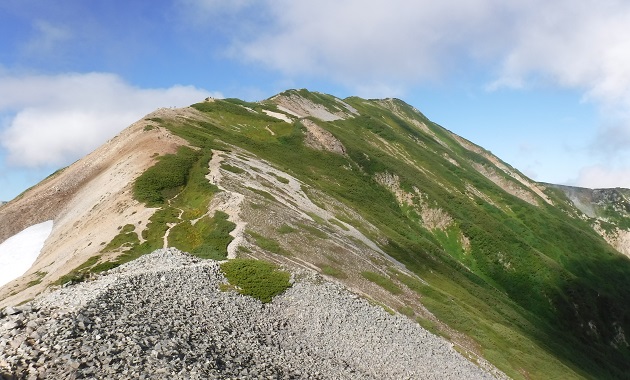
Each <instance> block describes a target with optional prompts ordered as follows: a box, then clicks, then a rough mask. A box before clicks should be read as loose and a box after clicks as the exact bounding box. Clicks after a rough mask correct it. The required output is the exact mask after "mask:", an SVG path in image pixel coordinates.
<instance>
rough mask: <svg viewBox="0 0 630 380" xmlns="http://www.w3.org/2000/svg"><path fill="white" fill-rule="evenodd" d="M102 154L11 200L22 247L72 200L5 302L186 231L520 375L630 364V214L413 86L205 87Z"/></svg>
mask: <svg viewBox="0 0 630 380" xmlns="http://www.w3.org/2000/svg"><path fill="white" fill-rule="evenodd" d="M136 139H137V140H136ZM137 141H145V142H146V145H143V144H138V143H137ZM99 149H100V150H97V151H98V152H100V153H95V154H93V155H92V156H89V157H88V158H86V159H84V160H80V161H79V162H77V163H75V164H73V165H71V166H70V167H69V168H66V169H65V170H63V171H62V172H60V173H57V174H56V175H54V176H52V177H51V178H49V179H47V180H45V181H44V182H42V184H40V185H38V186H36V187H35V188H34V189H32V190H30V191H29V192H27V193H25V194H23V196H22V197H18V198H19V199H16V200H15V201H12V202H10V203H9V204H8V205H6V206H4V207H2V208H1V209H0V220H9V219H10V220H11V221H14V222H13V223H11V227H6V226H4V225H3V226H2V228H0V241H3V239H6V237H8V236H11V235H12V234H14V233H16V232H19V229H20V228H23V226H26V225H27V224H28V223H32V222H34V221H35V219H36V218H34V216H33V213H34V212H35V210H38V209H40V208H42V206H40V205H41V204H46V202H48V201H49V200H50V199H54V195H55V194H56V190H55V186H57V188H58V189H61V190H59V192H61V194H62V195H64V196H65V198H63V199H59V198H57V199H56V200H57V203H53V205H57V206H54V207H52V206H51V207H50V208H48V209H46V208H45V207H44V208H42V211H43V212H44V214H46V213H47V214H46V215H48V216H50V217H51V218H50V219H54V220H55V227H54V230H53V235H54V236H53V237H52V239H51V242H57V243H56V244H57V246H56V247H53V246H52V245H48V246H47V247H46V246H45V248H44V250H43V251H42V255H41V256H40V258H39V259H38V261H37V262H36V264H35V265H34V267H33V268H32V269H31V270H30V271H29V272H28V273H27V274H26V276H25V277H23V278H22V279H21V280H19V281H17V282H14V283H12V284H9V285H8V286H5V287H3V288H2V289H0V300H2V301H0V303H2V304H7V303H10V302H19V300H25V299H28V298H30V297H33V296H34V295H35V294H37V293H38V292H40V291H42V290H43V289H44V288H45V287H46V286H47V285H49V284H51V283H53V282H59V281H62V280H64V281H65V280H72V279H73V278H74V279H80V278H83V277H86V276H87V277H89V273H90V272H93V271H99V270H103V269H106V268H109V267H112V266H117V265H120V264H121V263H123V262H125V261H126V260H130V259H133V258H134V257H137V256H138V255H141V254H143V253H148V252H151V251H152V250H154V249H157V248H163V247H164V246H167V245H168V246H171V245H174V246H176V247H178V248H180V249H183V250H186V251H189V252H192V253H194V254H197V255H201V256H205V257H213V258H221V257H225V256H227V254H228V253H230V255H231V256H234V255H238V256H245V257H255V258H258V259H264V260H268V261H271V262H275V263H278V264H281V265H284V266H288V267H295V268H307V269H309V270H315V271H317V272H319V273H321V274H323V275H325V276H327V277H328V278H330V279H332V280H335V281H338V282H340V283H343V284H344V285H345V286H347V287H348V288H350V289H351V290H353V291H355V292H357V293H358V294H362V295H363V296H365V297H367V298H368V299H372V300H374V302H378V303H381V304H384V305H386V306H387V307H388V308H390V309H393V310H395V311H397V312H399V313H402V314H404V315H407V316H409V317H411V318H412V319H414V320H416V321H417V322H418V323H420V324H421V325H422V326H424V327H426V328H428V329H429V330H431V331H433V332H435V333H438V334H440V335H442V336H446V337H448V338H449V339H450V340H451V341H452V342H454V344H455V345H456V346H457V347H459V349H461V350H462V351H463V352H465V353H466V354H467V355H470V356H471V357H484V358H486V359H488V360H489V361H490V362H492V363H493V364H494V365H496V366H497V367H498V368H499V369H501V370H502V371H504V372H505V373H506V374H508V375H509V376H511V377H514V378H544V377H551V376H557V377H562V378H583V377H618V378H622V377H623V373H625V372H624V371H625V368H626V365H625V364H624V363H627V361H626V360H625V359H624V358H627V356H628V344H627V341H626V338H625V334H626V331H628V328H630V326H628V322H627V316H628V315H629V312H628V310H627V307H626V306H624V305H625V304H629V303H627V302H626V300H629V299H630V297H628V294H627V290H625V288H623V285H622V284H624V283H627V281H628V274H629V273H630V265H629V263H628V259H627V258H626V257H625V256H622V255H621V254H620V253H619V252H618V251H615V250H614V249H613V247H612V246H610V245H609V244H608V243H607V242H606V241H605V240H604V238H602V236H606V233H608V232H610V231H616V230H619V231H622V230H623V231H625V230H626V229H625V228H626V227H625V225H624V224H623V222H624V221H625V219H623V218H625V216H623V215H622V216H620V217H617V218H616V219H615V218H609V219H608V220H601V219H597V218H592V217H589V216H588V215H586V214H584V213H583V212H582V211H580V210H579V208H578V207H576V205H575V204H574V203H573V202H572V201H571V200H570V199H569V198H568V197H567V195H566V194H565V193H564V192H563V191H562V189H559V188H557V187H554V186H549V185H546V184H541V183H537V182H535V181H532V180H530V179H528V178H527V177H526V176H525V175H523V174H522V173H520V172H519V171H518V170H517V169H515V168H513V167H511V166H510V165H509V164H506V163H504V162H503V161H501V160H500V159H499V158H497V157H496V156H494V155H492V153H490V152H488V151H487V150H485V149H483V148H481V147H479V146H477V145H475V144H473V143H472V142H470V141H468V140H466V139H463V138H461V137H459V136H457V135H455V134H453V133H452V132H450V131H448V130H446V129H444V128H443V127H441V126H439V125H437V124H435V123H432V122H431V121H430V120H428V119H427V118H426V117H425V116H424V115H422V114H421V113H420V112H419V111H417V110H416V109H415V108H413V107H411V106H409V105H408V104H406V103H404V102H403V101H401V100H397V99H383V100H366V99H361V98H357V97H349V98H346V99H343V100H342V99H338V98H336V97H333V96H331V95H326V94H321V93H313V92H309V91H307V90H288V91H285V92H283V93H280V94H278V95H276V96H274V97H271V98H269V99H267V100H263V101H261V102H256V103H250V102H244V101H241V100H238V99H225V100H218V99H206V101H204V102H201V103H197V104H194V105H192V106H191V107H189V108H183V109H177V110H166V109H165V110H159V111H156V113H153V114H150V115H148V116H147V117H145V118H143V119H142V120H141V121H139V122H138V123H135V124H134V125H133V126H132V127H131V128H129V129H128V130H125V131H124V132H123V133H122V134H121V135H119V136H118V137H116V138H114V139H112V140H111V141H110V142H108V144H106V145H104V146H103V147H101V148H99ZM134 154H135V155H134ZM108 160H109V161H108ZM213 160H214V161H213ZM211 162H212V163H213V165H214V166H212V167H210V163H211ZM176 172H181V173H183V176H182V177H181V178H171V176H167V175H166V174H167V173H176ZM77 178H78V179H77ZM155 181H157V182H155ZM110 182H112V183H117V184H118V185H117V187H116V186H115V187H114V189H116V190H115V191H103V189H106V188H107V187H108V186H109V185H108V184H109V183H110ZM63 184H66V187H63V186H60V185H63ZM86 184H87V185H86ZM139 184H140V185H139ZM86 186H89V187H86ZM139 194H141V196H139ZM55 207H56V208H55ZM81 216H86V217H81ZM105 217H107V219H108V222H107V223H105V224H102V223H103V220H104V218H105ZM75 224H76V225H75ZM99 224H102V228H98V230H96V229H95V228H96V226H98V225H99ZM14 231H15V232H14ZM602 231H603V232H602ZM208 234H210V235H212V236H214V237H213V238H212V239H210V240H208V239H206V237H207V236H209V235H208ZM609 240H610V239H609ZM219 243H220V244H219ZM223 244H224V245H223ZM229 247H231V248H229ZM228 248H229V250H228ZM228 251H229V252H228ZM53 252H57V253H56V254H55V253H53ZM62 252H63V254H62ZM68 256H69V257H68ZM68 272H71V273H68ZM37 273H40V275H37ZM41 273H45V274H44V276H43V277H42V276H41ZM64 276H65V277H64ZM68 276H69V277H68ZM36 281H40V282H39V283H37V284H35V285H31V286H26V285H28V284H29V283H32V282H36ZM11 293H15V294H13V295H12V296H8V297H7V295H9V294H11ZM574 305H576V306H574ZM593 326H594V327H593ZM567 342H568V343H567ZM593 347H596V348H593ZM541 363H542V364H541Z"/></svg>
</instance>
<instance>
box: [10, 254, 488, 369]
mask: <svg viewBox="0 0 630 380" xmlns="http://www.w3.org/2000/svg"><path fill="white" fill-rule="evenodd" d="M224 282H226V280H225V278H224V277H223V274H222V272H221V270H220V267H219V264H218V263H217V262H214V261H202V260H199V259H197V258H194V257H192V256H190V255H188V254H185V253H182V252H179V251H177V250H175V249H163V250H157V251H155V252H153V253H152V254H150V255H146V256H143V257H141V258H139V259H137V260H135V261H133V262H130V263H128V264H126V265H123V266H121V267H119V268H116V269H114V270H111V271H109V272H108V273H107V274H106V275H104V276H102V277H100V278H98V279H97V280H95V281H91V282H87V283H81V284H77V285H73V286H68V287H64V288H61V289H59V290H57V291H55V292H52V293H50V294H47V295H45V296H43V297H41V298H39V299H37V300H35V301H33V302H32V303H30V304H29V305H27V306H26V307H22V308H19V309H16V308H7V309H5V310H4V311H3V317H2V319H0V379H81V378H103V379H104V378H107V379H129V378H134V379H135V378H138V379H208V378H213V379H228V378H229V379H461V378H466V379H492V378H493V377H492V376H491V375H489V374H488V373H486V372H484V371H483V370H481V369H480V368H479V367H477V366H476V365H474V364H473V363H471V362H470V361H468V360H466V359H465V358H464V357H462V356H461V355H459V354H458V353H457V352H456V351H455V350H453V348H452V346H451V344H450V343H448V342H447V341H445V340H443V339H441V338H438V337H436V336H434V335H432V334H430V333H428V332H427V331H426V330H424V329H423V328H421V327H420V326H418V325H417V324H415V323H413V322H411V321H409V320H408V319H406V318H404V317H400V316H391V315H389V314H387V313H386V312H384V311H383V310H382V309H381V308H379V307H375V306H372V305H370V304H369V303H368V302H367V301H366V300H363V299H361V298H357V297H356V295H353V294H351V293H349V292H348V291H346V290H345V289H344V288H343V287H341V286H340V285H336V284H333V283H329V282H326V281H321V279H319V278H316V277H315V275H306V276H305V278H304V279H301V280H300V281H298V282H296V283H295V284H294V285H293V286H292V287H291V288H290V289H288V290H287V291H286V292H285V293H284V294H282V295H280V296H277V297H276V298H275V299H274V300H273V302H271V303H269V304H262V303H261V302H260V301H258V300H256V299H253V298H251V297H246V296H242V295H240V294H237V293H235V292H222V291H220V290H219V284H221V283H224Z"/></svg>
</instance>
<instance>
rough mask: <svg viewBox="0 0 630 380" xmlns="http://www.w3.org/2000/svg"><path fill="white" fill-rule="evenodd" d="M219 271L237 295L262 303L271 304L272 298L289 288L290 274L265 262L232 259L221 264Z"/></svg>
mask: <svg viewBox="0 0 630 380" xmlns="http://www.w3.org/2000/svg"><path fill="white" fill-rule="evenodd" d="M221 269H222V270H223V273H224V274H225V277H226V278H227V279H228V281H229V282H230V284H232V285H234V286H236V287H237V288H238V291H239V293H241V294H244V295H248V296H251V297H254V298H257V299H259V300H260V301H262V302H263V303H267V302H271V300H272V299H273V297H274V296H276V295H278V294H280V293H282V292H284V291H285V290H286V289H287V288H289V287H290V286H291V283H290V282H289V279H290V277H291V276H290V274H289V273H288V272H285V271H281V270H279V269H278V267H277V266H275V265H273V264H271V263H268V262H266V261H260V260H250V259H234V260H230V261H226V262H224V263H222V264H221Z"/></svg>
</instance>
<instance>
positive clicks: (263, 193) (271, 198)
mask: <svg viewBox="0 0 630 380" xmlns="http://www.w3.org/2000/svg"><path fill="white" fill-rule="evenodd" d="M245 188H246V189H248V190H249V191H252V192H254V193H256V194H258V195H262V196H263V197H264V198H267V199H269V200H270V201H275V200H276V197H274V196H273V195H271V194H270V193H268V192H266V191H265V190H260V189H255V188H253V187H248V186H246V187H245Z"/></svg>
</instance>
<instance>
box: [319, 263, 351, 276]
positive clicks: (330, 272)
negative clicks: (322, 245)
mask: <svg viewBox="0 0 630 380" xmlns="http://www.w3.org/2000/svg"><path fill="white" fill-rule="evenodd" d="M316 265H317V266H318V267H319V268H320V269H321V270H322V273H323V274H325V275H327V276H331V277H335V278H339V279H343V278H348V275H347V274H346V273H345V272H344V271H342V270H341V269H339V268H337V267H334V266H332V265H328V264H323V263H320V264H316Z"/></svg>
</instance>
